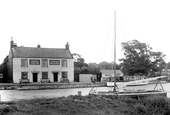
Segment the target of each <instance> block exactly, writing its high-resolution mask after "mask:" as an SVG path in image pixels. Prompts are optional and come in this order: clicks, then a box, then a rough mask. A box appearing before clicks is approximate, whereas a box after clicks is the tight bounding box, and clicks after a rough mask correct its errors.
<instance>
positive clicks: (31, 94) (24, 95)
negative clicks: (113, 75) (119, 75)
mask: <svg viewBox="0 0 170 115" xmlns="http://www.w3.org/2000/svg"><path fill="white" fill-rule="evenodd" d="M162 85H163V88H164V90H165V91H167V92H168V94H167V96H168V97H170V89H169V87H170V83H167V84H162ZM154 87H155V84H149V85H145V86H135V87H134V86H133V87H124V88H123V87H121V86H119V90H123V89H151V90H152V89H154ZM90 89H91V88H75V89H51V90H24V91H18V90H0V95H1V101H11V100H12V101H13V100H20V99H33V98H42V97H43V98H52V97H62V96H69V95H76V94H77V92H78V91H81V92H82V95H88V94H89V91H90ZM156 89H161V86H160V85H158V86H157V88H156ZM96 90H97V91H108V90H109V89H108V87H97V88H96Z"/></svg>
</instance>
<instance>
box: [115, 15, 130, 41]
mask: <svg viewBox="0 0 170 115" xmlns="http://www.w3.org/2000/svg"><path fill="white" fill-rule="evenodd" d="M117 18H118V20H119V24H120V27H121V29H122V31H123V35H124V36H125V39H126V41H128V39H127V37H126V34H125V31H124V29H123V26H122V24H121V22H120V19H119V16H118V14H117Z"/></svg>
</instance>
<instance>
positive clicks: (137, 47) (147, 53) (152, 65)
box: [120, 40, 165, 76]
mask: <svg viewBox="0 0 170 115" xmlns="http://www.w3.org/2000/svg"><path fill="white" fill-rule="evenodd" d="M122 48H123V50H124V56H125V58H122V59H120V61H121V62H122V63H121V66H122V71H123V72H124V73H125V74H127V75H131V76H133V75H135V74H139V75H148V74H149V73H151V72H157V71H160V69H161V68H162V67H163V65H164V64H165V61H164V57H165V55H164V54H162V52H153V51H152V48H151V47H150V46H149V45H147V44H145V43H141V42H139V41H138V40H132V41H128V42H127V43H125V42H124V43H122Z"/></svg>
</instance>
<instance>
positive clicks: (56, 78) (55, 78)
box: [53, 73, 58, 82]
mask: <svg viewBox="0 0 170 115" xmlns="http://www.w3.org/2000/svg"><path fill="white" fill-rule="evenodd" d="M53 77H54V82H58V73H53Z"/></svg>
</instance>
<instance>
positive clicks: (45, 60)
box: [41, 59, 48, 67]
mask: <svg viewBox="0 0 170 115" xmlns="http://www.w3.org/2000/svg"><path fill="white" fill-rule="evenodd" d="M41 66H42V67H48V60H47V59H42V64H41Z"/></svg>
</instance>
